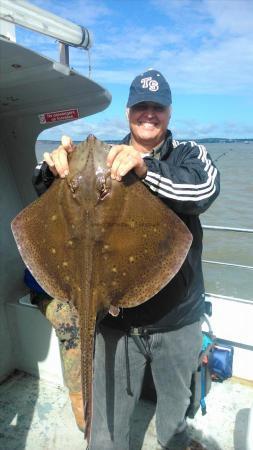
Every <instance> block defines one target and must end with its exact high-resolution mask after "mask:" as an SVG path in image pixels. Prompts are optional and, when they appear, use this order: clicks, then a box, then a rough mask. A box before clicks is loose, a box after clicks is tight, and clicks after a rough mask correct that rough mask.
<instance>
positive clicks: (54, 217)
mask: <svg viewBox="0 0 253 450" xmlns="http://www.w3.org/2000/svg"><path fill="white" fill-rule="evenodd" d="M56 219H57V215H56V214H54V215H53V216H51V220H52V222H55V221H56Z"/></svg>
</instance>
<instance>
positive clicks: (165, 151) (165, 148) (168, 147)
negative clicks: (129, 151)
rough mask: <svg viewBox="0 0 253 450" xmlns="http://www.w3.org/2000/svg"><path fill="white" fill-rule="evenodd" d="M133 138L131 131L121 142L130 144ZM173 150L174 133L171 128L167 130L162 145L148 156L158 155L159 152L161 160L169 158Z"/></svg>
mask: <svg viewBox="0 0 253 450" xmlns="http://www.w3.org/2000/svg"><path fill="white" fill-rule="evenodd" d="M130 140H131V133H129V134H127V135H126V136H125V137H124V139H122V141H121V144H125V145H129V143H130ZM172 150H173V145H172V133H171V131H170V130H167V131H166V137H165V140H164V141H163V143H162V144H161V147H159V148H156V149H155V150H153V151H152V152H150V155H148V156H155V155H157V156H158V153H159V154H160V160H163V159H167V158H168V156H169V155H170V153H171V152H172Z"/></svg>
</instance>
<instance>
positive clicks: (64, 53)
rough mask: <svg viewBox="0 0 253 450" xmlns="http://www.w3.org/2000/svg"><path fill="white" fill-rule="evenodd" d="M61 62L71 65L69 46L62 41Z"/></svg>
mask: <svg viewBox="0 0 253 450" xmlns="http://www.w3.org/2000/svg"><path fill="white" fill-rule="evenodd" d="M59 44H60V63H61V64H65V66H68V67H69V46H68V45H67V44H63V42H60V43H59Z"/></svg>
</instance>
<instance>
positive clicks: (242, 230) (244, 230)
mask: <svg viewBox="0 0 253 450" xmlns="http://www.w3.org/2000/svg"><path fill="white" fill-rule="evenodd" d="M202 228H203V229H205V230H213V231H217V230H219V231H233V232H236V233H253V229H252V228H240V227H239V228H237V227H222V226H216V225H202ZM202 262H203V263H206V264H217V265H221V266H230V267H239V268H240V269H249V270H253V266H248V265H243V264H234V263H228V262H222V261H212V260H208V259H203V260H202Z"/></svg>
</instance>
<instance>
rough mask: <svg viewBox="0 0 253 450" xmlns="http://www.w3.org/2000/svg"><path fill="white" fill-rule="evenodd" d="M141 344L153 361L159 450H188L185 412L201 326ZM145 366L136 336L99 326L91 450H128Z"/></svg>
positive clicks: (151, 337) (190, 327) (197, 354)
mask: <svg viewBox="0 0 253 450" xmlns="http://www.w3.org/2000/svg"><path fill="white" fill-rule="evenodd" d="M138 339H141V340H142V344H144V346H145V347H146V349H147V352H148V353H149V354H150V356H151V370H152V375H153V379H154V383H155V387H156V392H157V407H156V430H157V439H158V442H159V444H160V445H161V448H165V449H166V448H169V449H170V450H174V449H180V450H181V449H185V448H186V447H187V445H188V443H189V440H188V434H187V426H186V422H185V413H186V410H187V407H188V405H189V401H190V395H191V391H190V383H191V377H192V373H193V372H194V371H195V370H196V369H197V364H198V356H199V353H200V350H201V345H202V334H201V325H200V322H196V323H194V324H191V325H187V326H185V327H183V328H181V329H179V330H175V331H169V332H163V333H154V334H151V335H149V336H148V337H147V338H146V337H145V338H140V337H138ZM146 363H147V360H146V358H145V355H144V354H143V352H141V350H140V348H139V346H137V345H136V341H135V340H134V339H133V337H131V336H126V335H125V334H123V333H122V332H121V331H118V330H113V329H110V328H106V327H100V330H99V332H98V334H97V337H96V348H95V363H94V365H95V372H94V388H93V419H92V426H91V438H90V443H89V450H102V449H103V450H129V437H130V418H131V416H132V413H133V411H134V407H135V405H136V403H137V401H138V399H139V396H140V393H141V388H142V382H143V377H144V371H145V366H146Z"/></svg>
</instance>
